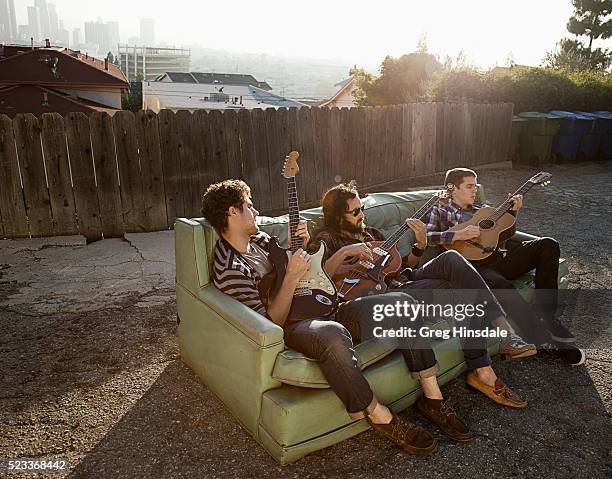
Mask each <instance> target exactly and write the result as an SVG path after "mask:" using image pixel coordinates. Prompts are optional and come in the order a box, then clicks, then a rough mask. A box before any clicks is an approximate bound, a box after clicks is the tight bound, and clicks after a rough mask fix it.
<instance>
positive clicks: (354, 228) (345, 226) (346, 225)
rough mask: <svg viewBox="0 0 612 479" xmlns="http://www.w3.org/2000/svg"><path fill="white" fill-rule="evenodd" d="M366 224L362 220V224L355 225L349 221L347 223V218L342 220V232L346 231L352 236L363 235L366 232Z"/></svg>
mask: <svg viewBox="0 0 612 479" xmlns="http://www.w3.org/2000/svg"><path fill="white" fill-rule="evenodd" d="M365 228H366V224H365V221H364V220H361V223H358V224H353V223H351V222H349V221H346V219H345V218H341V219H340V230H341V231H346V232H347V233H350V234H361V233H363V232H364V231H365Z"/></svg>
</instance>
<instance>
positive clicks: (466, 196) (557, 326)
mask: <svg viewBox="0 0 612 479" xmlns="http://www.w3.org/2000/svg"><path fill="white" fill-rule="evenodd" d="M444 184H445V187H446V188H447V191H448V192H449V193H450V197H449V199H448V201H447V202H446V203H439V204H437V205H435V206H434V207H433V209H432V210H431V213H430V214H429V219H428V221H427V239H428V242H429V244H431V245H441V246H444V245H450V244H453V243H454V242H456V241H466V240H474V239H475V238H478V237H479V236H480V228H479V227H478V226H476V225H470V226H466V227H465V228H463V229H458V230H456V231H449V228H452V227H454V226H456V225H458V224H461V223H465V222H466V221H468V220H470V219H471V218H472V216H473V215H474V214H475V213H476V211H478V209H479V208H481V207H482V205H479V204H475V203H474V202H475V200H476V193H477V190H478V185H477V176H476V173H475V172H474V171H473V170H470V169H468V168H453V169H451V170H448V171H447V172H446V178H445V180H444ZM509 196H510V195H509ZM511 199H512V200H513V201H514V205H513V207H512V210H511V211H510V213H511V214H513V215H514V216H516V214H517V212H518V211H519V210H520V209H521V208H522V206H523V197H522V195H516V196H513V197H512V198H511ZM513 233H514V228H512V229H511V230H510V234H513ZM508 236H509V235H508ZM559 255H560V251H559V244H558V243H557V241H555V240H554V239H553V238H538V239H535V240H532V241H523V242H522V243H521V244H520V245H518V246H516V247H514V248H512V249H510V250H509V251H507V252H506V251H505V250H503V249H498V250H497V251H495V253H493V255H492V257H491V259H490V260H489V261H488V262H487V263H486V264H484V265H483V264H480V265H475V266H476V268H477V270H478V271H479V273H480V274H481V275H482V277H483V278H484V280H485V281H486V282H487V284H488V285H489V286H490V287H491V289H493V290H495V291H496V296H497V298H498V299H499V301H500V302H501V304H502V306H503V307H504V308H505V309H506V311H507V312H508V314H509V315H510V317H511V318H512V319H513V320H514V321H515V322H516V323H517V325H518V326H519V328H520V329H521V332H522V333H523V335H525V337H526V338H527V339H528V340H529V341H532V342H534V343H535V344H536V345H537V346H538V347H543V348H547V349H550V350H551V351H552V352H554V353H556V354H557V355H559V356H560V357H561V358H563V359H564V360H565V361H567V362H568V363H569V364H572V365H579V364H582V363H584V359H585V356H584V352H583V351H582V350H581V349H579V348H578V347H576V346H575V345H574V344H573V343H574V342H575V338H574V336H573V335H572V333H571V332H570V331H569V330H568V329H567V328H566V327H565V326H563V325H562V324H561V323H560V322H559V320H558V319H557V317H556V312H557V306H558V291H557V288H558V286H557V275H558V268H559ZM533 269H535V270H536V274H535V287H536V303H535V305H534V308H531V307H530V306H529V304H528V303H527V302H526V301H525V300H524V299H523V297H522V296H521V295H520V294H519V293H518V291H517V290H516V289H515V287H514V285H513V284H512V282H511V280H513V279H516V278H518V277H520V276H522V275H523V274H525V273H527V272H528V271H531V270H533ZM540 318H541V320H542V321H543V325H542V323H541V322H540ZM542 326H543V327H542Z"/></svg>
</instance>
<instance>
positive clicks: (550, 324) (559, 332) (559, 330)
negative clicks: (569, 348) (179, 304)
mask: <svg viewBox="0 0 612 479" xmlns="http://www.w3.org/2000/svg"><path fill="white" fill-rule="evenodd" d="M545 324H546V328H547V329H548V331H549V332H550V337H551V338H552V339H553V341H556V342H558V343H575V342H576V338H575V337H574V335H573V334H572V333H571V332H570V330H569V329H567V328H566V327H565V326H563V325H562V324H561V322H560V321H559V320H558V319H557V318H548V319H546V320H545Z"/></svg>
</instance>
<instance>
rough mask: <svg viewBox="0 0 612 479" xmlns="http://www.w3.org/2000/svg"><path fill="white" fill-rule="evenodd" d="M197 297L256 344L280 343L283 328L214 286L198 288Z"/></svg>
mask: <svg viewBox="0 0 612 479" xmlns="http://www.w3.org/2000/svg"><path fill="white" fill-rule="evenodd" d="M197 298H198V299H199V300H200V301H202V302H203V303H205V304H206V305H207V306H208V307H209V308H211V309H212V310H214V311H215V312H216V313H217V314H218V315H219V316H221V317H222V318H223V319H224V320H225V321H227V322H228V323H230V324H231V325H232V326H233V327H234V328H235V329H237V330H238V331H239V332H240V333H242V334H244V335H245V336H247V337H248V338H249V339H250V340H252V341H253V342H255V343H256V344H257V345H258V346H261V347H269V346H273V345H276V344H282V342H283V328H281V327H280V326H278V325H277V324H275V323H273V322H272V321H271V320H269V319H268V318H266V317H264V316H262V315H261V314H259V313H257V312H255V311H253V310H252V309H251V308H249V307H248V306H245V305H244V304H242V303H241V302H240V301H237V300H235V299H234V298H232V297H231V296H228V295H227V294H225V293H223V292H221V291H219V290H218V289H217V288H216V287H215V286H212V285H211V286H207V287H206V288H200V289H199V290H198V293H197Z"/></svg>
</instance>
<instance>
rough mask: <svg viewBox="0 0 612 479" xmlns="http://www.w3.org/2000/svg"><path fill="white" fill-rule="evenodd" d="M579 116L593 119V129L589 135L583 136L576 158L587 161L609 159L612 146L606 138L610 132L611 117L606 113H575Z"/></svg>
mask: <svg viewBox="0 0 612 479" xmlns="http://www.w3.org/2000/svg"><path fill="white" fill-rule="evenodd" d="M576 113H578V114H580V115H584V116H588V117H590V118H593V120H594V121H593V128H592V130H591V133H590V134H589V135H584V136H583V137H582V141H581V143H580V148H579V149H578V156H580V157H582V158H584V159H587V160H597V159H607V158H610V156H611V155H612V152H611V151H610V150H611V149H612V145H610V141H612V140H609V139H608V138H607V137H608V135H610V134H612V133H610V132H611V131H612V115H610V113H608V112H595V113H586V112H582V111H578V112H576Z"/></svg>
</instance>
